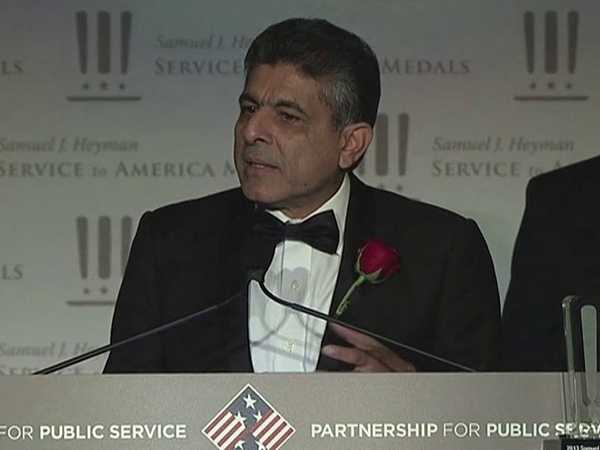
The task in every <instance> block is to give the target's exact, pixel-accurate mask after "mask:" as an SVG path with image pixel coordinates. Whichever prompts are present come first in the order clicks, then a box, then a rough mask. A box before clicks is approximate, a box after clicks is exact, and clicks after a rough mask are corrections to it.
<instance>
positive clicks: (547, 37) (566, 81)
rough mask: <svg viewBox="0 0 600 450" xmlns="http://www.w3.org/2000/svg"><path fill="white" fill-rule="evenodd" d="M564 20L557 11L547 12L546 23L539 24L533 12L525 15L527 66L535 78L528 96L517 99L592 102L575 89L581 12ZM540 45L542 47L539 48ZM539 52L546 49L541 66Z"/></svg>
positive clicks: (540, 18)
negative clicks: (575, 91)
mask: <svg viewBox="0 0 600 450" xmlns="http://www.w3.org/2000/svg"><path fill="white" fill-rule="evenodd" d="M561 19H562V17H561V16H560V15H559V13H558V12H557V11H546V12H545V13H544V14H543V15H541V16H540V17H539V21H543V23H541V24H539V23H538V22H536V15H535V13H533V12H532V11H527V12H525V13H524V14H523V25H524V33H525V67H526V71H527V73H528V74H529V75H530V77H531V78H532V79H531V80H530V82H529V85H528V91H529V92H528V94H527V95H516V96H515V97H514V98H515V100H518V101H584V100H588V98H589V96H587V95H573V94H572V90H573V87H574V85H573V82H572V79H573V77H574V75H575V71H576V68H577V45H578V36H579V13H578V12H577V11H569V12H568V13H567V14H566V17H565V18H564V20H563V21H562V23H561ZM536 25H541V26H536ZM563 31H566V32H563ZM538 33H542V37H541V39H538V37H539V35H538ZM561 39H563V41H561ZM538 42H539V43H540V47H542V48H539V49H538V48H537V45H538ZM561 44H564V45H561ZM562 48H564V49H566V51H565V52H564V53H562V54H561V52H560V49H562ZM537 50H542V56H543V61H542V63H541V64H537V59H536V51H537ZM561 78H562V80H561ZM540 80H541V81H540Z"/></svg>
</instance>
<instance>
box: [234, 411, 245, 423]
mask: <svg viewBox="0 0 600 450" xmlns="http://www.w3.org/2000/svg"><path fill="white" fill-rule="evenodd" d="M235 420H237V421H238V422H240V423H241V424H242V425H243V424H244V423H245V422H246V418H245V417H244V416H242V413H240V412H239V411H238V412H237V413H236V414H235Z"/></svg>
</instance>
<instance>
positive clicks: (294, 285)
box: [291, 280, 300, 292]
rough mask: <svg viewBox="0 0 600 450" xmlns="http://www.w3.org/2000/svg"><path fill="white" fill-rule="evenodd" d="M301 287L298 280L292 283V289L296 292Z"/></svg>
mask: <svg viewBox="0 0 600 450" xmlns="http://www.w3.org/2000/svg"><path fill="white" fill-rule="evenodd" d="M299 287H300V284H299V283H298V282H297V281H296V280H294V281H292V284H291V288H292V291H294V292H295V291H297V290H298V288H299Z"/></svg>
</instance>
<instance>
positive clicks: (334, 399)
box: [0, 373, 562, 450]
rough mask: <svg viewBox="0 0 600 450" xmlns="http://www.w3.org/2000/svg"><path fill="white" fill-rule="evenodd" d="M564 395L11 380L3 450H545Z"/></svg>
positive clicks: (164, 378) (273, 381) (447, 381)
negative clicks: (266, 409) (269, 416)
mask: <svg viewBox="0 0 600 450" xmlns="http://www.w3.org/2000/svg"><path fill="white" fill-rule="evenodd" d="M561 389H562V388H561V374H560V373H531V374H525V373H477V374H468V373H460V374H457V373H450V374H439V373H438V374H423V373H407V374H344V373H318V374H194V375H187V374H186V375H183V374H182V375H98V376H96V375H88V376H69V375H57V376H36V377H25V376H18V377H13V376H5V377H1V378H0V398H1V399H2V408H1V409H0V449H3V450H13V449H14V450H17V449H18V450H37V449H43V450H54V449H56V450H58V449H60V450H69V449H73V450H75V449H76V450H87V449H98V450H100V449H103V450H105V449H125V448H126V449H128V450H137V449H140V450H141V449H144V450H147V449H173V450H184V449H194V450H199V449H206V450H210V449H217V448H228V449H232V450H236V449H242V450H250V449H256V448H261V447H260V446H259V444H260V445H262V446H263V447H264V448H271V449H278V448H283V449H286V450H293V449H297V450H300V449H302V450H307V449H324V450H325V449H326V450H336V449H340V450H341V449H344V450H348V449H356V450H365V449H382V450H383V449H385V450H403V449H407V450H408V449H410V450H434V449H436V450H437V449H456V450H459V449H460V450H469V449H473V450H474V449H477V450H486V449H490V450H491V449H494V450H496V449H504V450H529V449H541V448H542V441H544V440H550V439H553V438H555V437H556V434H557V433H560V431H561V426H562V425H561V421H562V399H561ZM267 407H268V408H270V411H269V412H267V413H265V411H264V410H265V408H267ZM261 409H262V410H263V411H260V410H261ZM238 413H239V416H238ZM266 414H276V416H273V417H276V418H277V419H276V420H278V421H279V422H278V425H274V424H275V419H273V420H271V422H270V423H267V422H268V420H270V419H265V418H264V416H265V415H266ZM261 416H262V417H261ZM226 417H229V418H230V422H229V425H227V420H228V419H227V418H226ZM252 417H254V418H252ZM256 417H259V418H260V419H256ZM246 418H248V419H249V420H248V421H247V420H246ZM252 423H253V424H254V425H252ZM246 425H247V426H246ZM227 427H229V428H227ZM236 427H237V428H236ZM244 427H246V428H245V429H244ZM252 427H254V428H253V429H251V428H252ZM269 427H271V428H270V435H268V436H267V433H268V432H269V431H265V430H269ZM234 428H236V429H237V430H238V431H233V430H234ZM239 430H241V431H239ZM235 433H237V434H235ZM260 433H262V434H260ZM231 436H234V437H233V438H231ZM257 436H258V438H257ZM260 439H262V441H260ZM215 441H217V443H215ZM225 444H227V445H225ZM219 445H221V447H219ZM269 445H270V446H269ZM545 448H551V447H550V446H547V447H545Z"/></svg>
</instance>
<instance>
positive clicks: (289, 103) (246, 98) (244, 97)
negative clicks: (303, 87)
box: [239, 92, 308, 117]
mask: <svg viewBox="0 0 600 450" xmlns="http://www.w3.org/2000/svg"><path fill="white" fill-rule="evenodd" d="M242 102H250V103H254V104H256V105H261V106H262V105H263V104H264V103H262V104H261V103H260V102H258V101H257V100H256V99H255V98H254V97H253V96H252V95H251V94H249V93H247V92H243V93H242V94H241V95H240V98H239V103H240V104H241V103H242ZM272 106H274V107H275V108H290V109H293V110H294V111H297V112H298V113H299V114H301V115H303V116H304V117H308V114H307V113H306V111H304V109H303V108H302V107H301V106H300V105H299V104H298V103H297V102H295V101H293V100H285V99H281V100H277V101H276V102H275V103H274V104H273V105H272Z"/></svg>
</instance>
